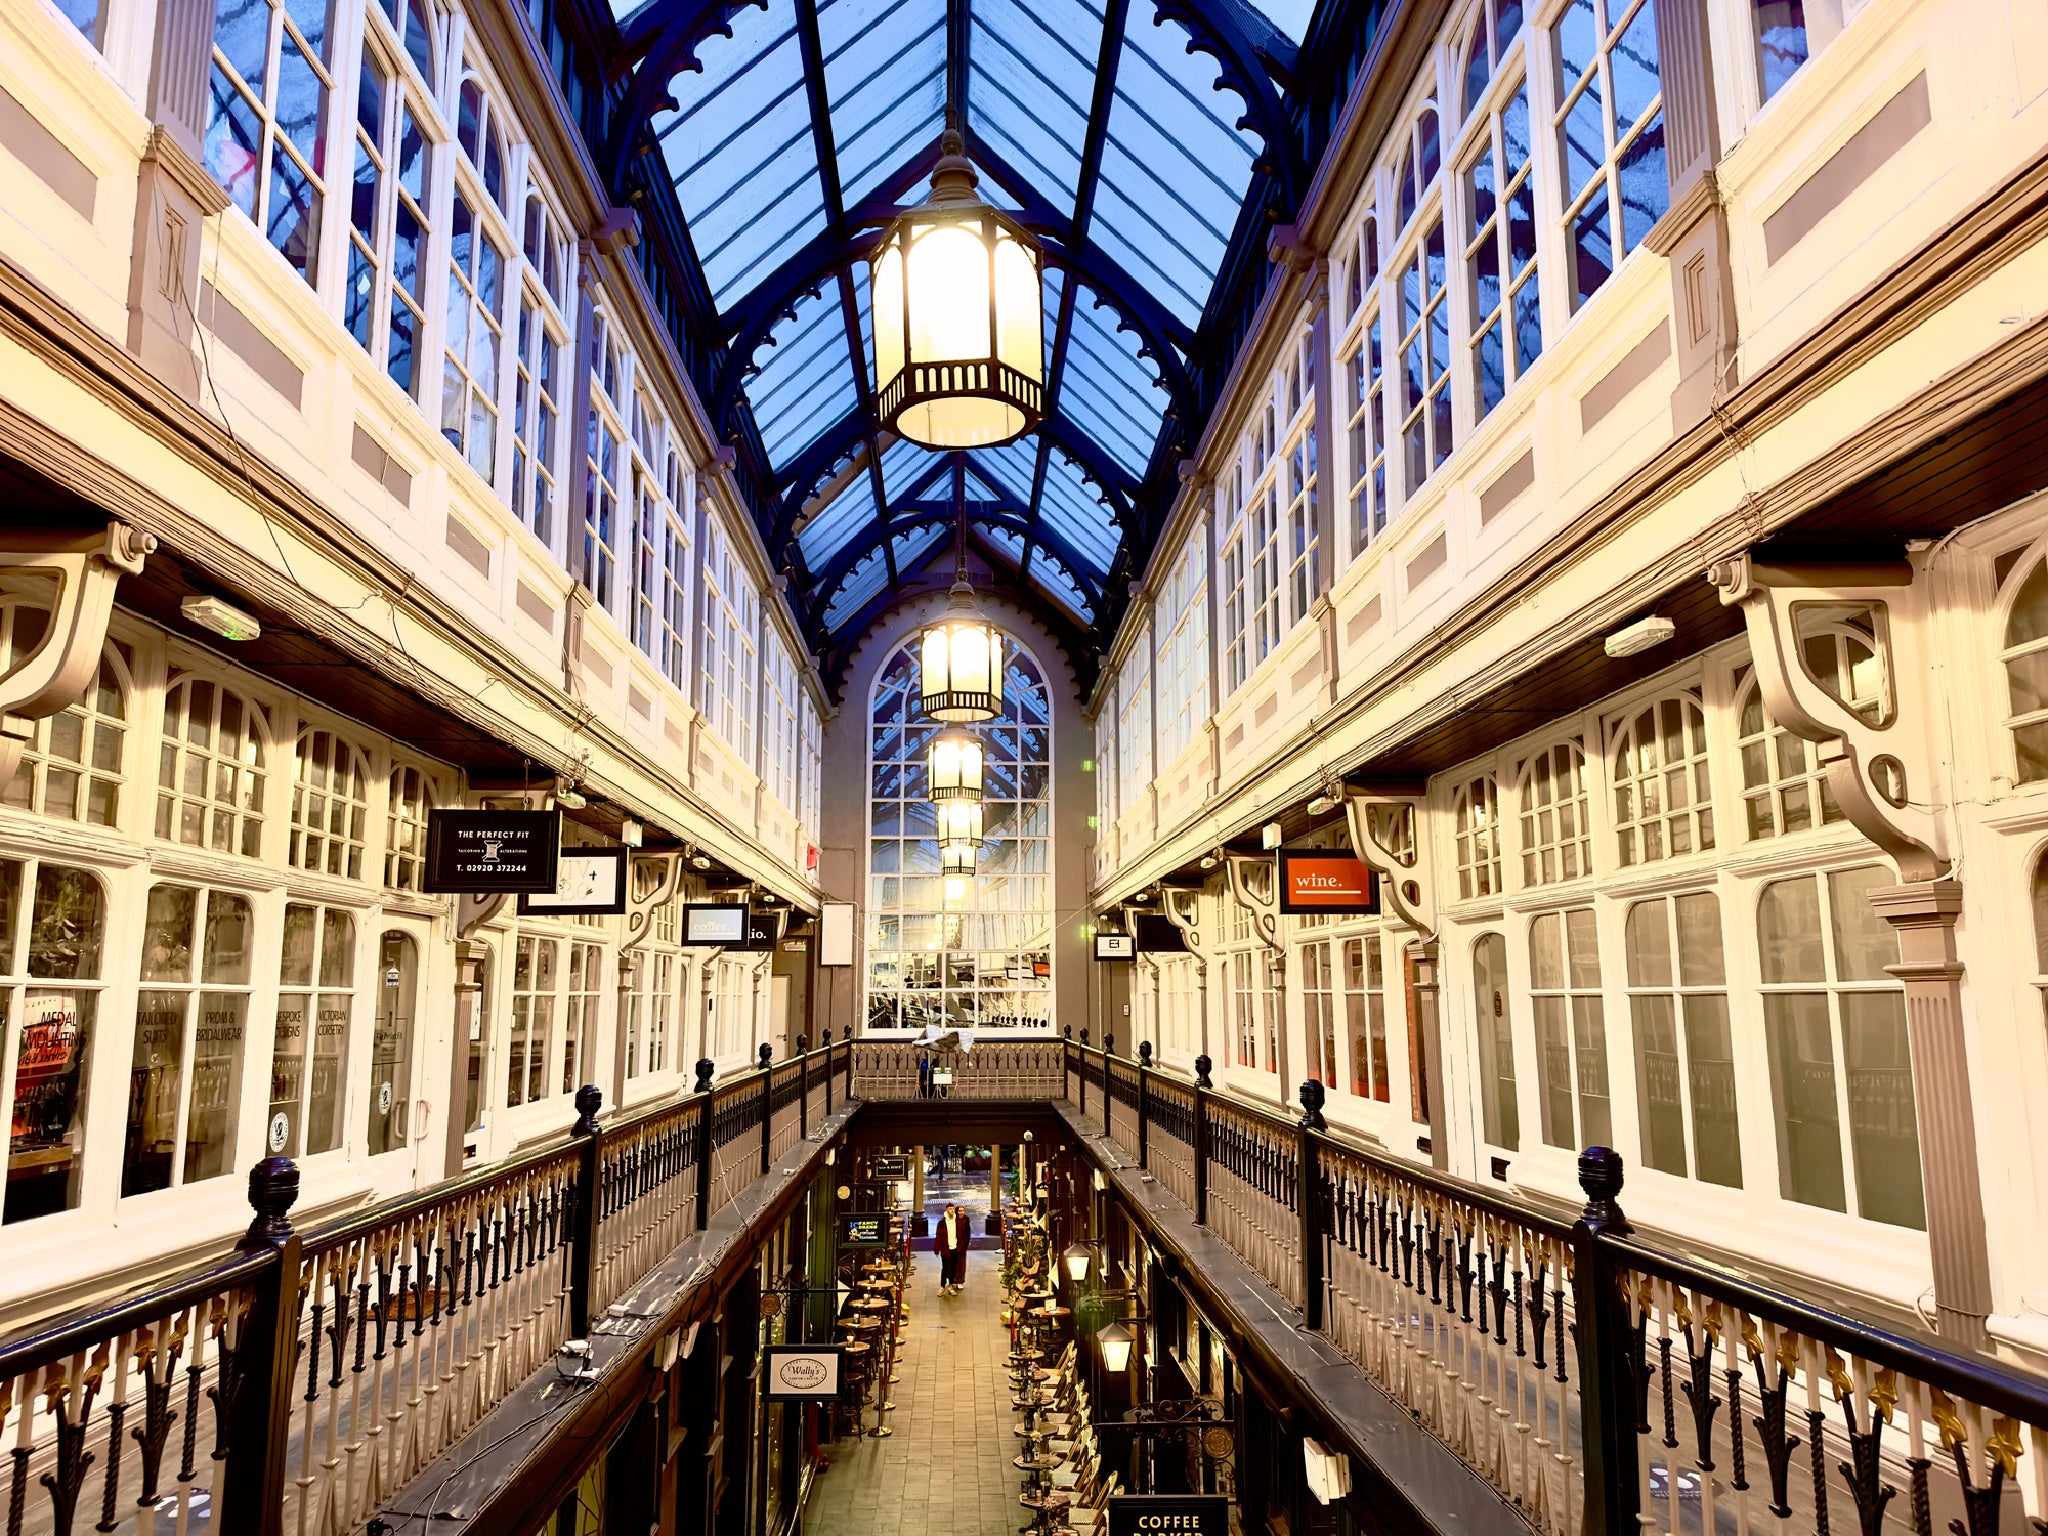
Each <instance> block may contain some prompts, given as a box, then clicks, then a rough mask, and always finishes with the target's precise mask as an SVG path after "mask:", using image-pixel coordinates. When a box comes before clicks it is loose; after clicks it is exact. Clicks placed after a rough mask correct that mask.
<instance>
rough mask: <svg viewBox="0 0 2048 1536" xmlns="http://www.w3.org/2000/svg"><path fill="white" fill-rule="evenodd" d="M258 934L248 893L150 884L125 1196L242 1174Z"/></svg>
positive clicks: (130, 1085) (130, 1093)
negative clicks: (237, 1169)
mask: <svg viewBox="0 0 2048 1536" xmlns="http://www.w3.org/2000/svg"><path fill="white" fill-rule="evenodd" d="M201 686H204V685H201ZM252 938H253V925H252V920H251V915H250V910H249V900H248V898H247V897H245V896H238V895H235V894H233V893H231V892H228V891H218V890H213V889H210V888H208V887H204V886H190V885H170V884H164V885H156V886H152V887H151V888H150V892H149V901H148V906H147V909H146V911H145V913H144V916H143V925H142V990H141V991H140V992H139V993H138V994H137V995H136V1002H135V1042H134V1057H133V1067H132V1070H131V1074H130V1077H129V1083H128V1140H127V1150H126V1153H125V1156H124V1158H123V1161H122V1166H121V1193H122V1194H123V1195H139V1194H143V1193H145V1192H146V1191H149V1190H155V1189H169V1188H171V1187H173V1186H175V1185H180V1184H196V1183H198V1182H199V1181H200V1180H202V1179H212V1178H218V1177H220V1176H221V1175H222V1174H225V1173H229V1172H232V1171H233V1169H234V1166H235V1129H236V1124H235V1123H236V1120H237V1118H238V1116H239V1114H240V1110H241V1102H242V1066H243V1063H244V1062H245V1061H246V1060H247V1058H248V1054H249V1053H248V1050H247V1047H246V1038H245V1037H246V1035H247V1032H248V1018H249V981H250V944H251V940H252Z"/></svg>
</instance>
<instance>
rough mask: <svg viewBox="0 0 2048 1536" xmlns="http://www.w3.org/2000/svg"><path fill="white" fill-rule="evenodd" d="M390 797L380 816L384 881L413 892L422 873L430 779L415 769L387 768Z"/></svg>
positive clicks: (430, 804)
mask: <svg viewBox="0 0 2048 1536" xmlns="http://www.w3.org/2000/svg"><path fill="white" fill-rule="evenodd" d="M390 796H391V798H390V803H389V805H388V807H387V808H386V811H385V816H384V883H385V884H386V885H388V886H389V887H391V889H392V890H394V891H416V890H418V889H419V888H420V881H421V879H422V877H423V876H424V875H425V872H426V860H427V822H428V817H429V813H430V812H432V810H433V809H434V785H433V781H432V780H430V779H429V778H428V777H427V776H426V774H424V773H422V772H421V771H420V770H419V769H417V768H413V767H410V766H406V765H400V766H399V767H396V768H394V769H392V770H391V783H390Z"/></svg>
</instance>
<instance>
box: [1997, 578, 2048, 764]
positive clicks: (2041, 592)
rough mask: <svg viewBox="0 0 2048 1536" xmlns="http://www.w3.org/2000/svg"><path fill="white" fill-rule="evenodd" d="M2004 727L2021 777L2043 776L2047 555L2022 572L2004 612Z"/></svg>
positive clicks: (2047, 747)
mask: <svg viewBox="0 0 2048 1536" xmlns="http://www.w3.org/2000/svg"><path fill="white" fill-rule="evenodd" d="M2001 660H2002V662H2003V663H2004V666H2005V689H2006V708H2007V714H2006V721H2005V724H2006V729H2007V730H2009V731H2011V732H2012V744H2013V756H2014V758H2015V770H2016V771H2015V774H2014V777H2016V778H2017V779H2018V780H2019V782H2020V783H2022V784H2033V783H2038V782H2039V781H2041V780H2042V779H2048V560H2037V561H2035V562H2034V564H2033V566H2032V567H2031V568H2030V569H2029V570H2028V571H2027V573H2026V575H2025V576H2024V577H2022V578H2021V580H2020V583H2019V587H2018V589H2017V590H2016V591H2015V592H2014V593H2013V595H2012V598H2011V601H2010V603H2009V605H2008V606H2007V608H2006V615H2005V651H2004V655H2003V656H2002V657H2001Z"/></svg>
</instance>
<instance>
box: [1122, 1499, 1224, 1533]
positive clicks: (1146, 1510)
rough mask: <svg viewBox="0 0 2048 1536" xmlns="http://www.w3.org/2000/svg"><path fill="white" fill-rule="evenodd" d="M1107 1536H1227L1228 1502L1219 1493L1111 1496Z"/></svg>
mask: <svg viewBox="0 0 2048 1536" xmlns="http://www.w3.org/2000/svg"><path fill="white" fill-rule="evenodd" d="M1109 1536H1230V1500H1229V1499H1228V1498H1227V1497H1225V1496H1224V1495H1223V1494H1220V1493H1113V1494H1111V1495H1110V1497H1109Z"/></svg>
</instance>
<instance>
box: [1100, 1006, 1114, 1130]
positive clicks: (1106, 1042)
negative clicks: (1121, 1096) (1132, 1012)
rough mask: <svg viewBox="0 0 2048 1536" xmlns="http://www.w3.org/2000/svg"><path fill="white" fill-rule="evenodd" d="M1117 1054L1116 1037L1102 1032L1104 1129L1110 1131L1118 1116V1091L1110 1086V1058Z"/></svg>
mask: <svg viewBox="0 0 2048 1536" xmlns="http://www.w3.org/2000/svg"><path fill="white" fill-rule="evenodd" d="M1115 1054H1116V1036H1115V1035H1113V1034H1111V1033H1110V1032H1109V1031H1108V1030H1104V1031H1103V1032H1102V1129H1103V1131H1104V1132H1105V1133H1106V1132H1107V1131H1108V1130H1109V1122H1110V1119H1111V1117H1113V1116H1114V1115H1115V1114H1116V1090H1115V1089H1114V1088H1112V1087H1111V1086H1110V1082H1109V1077H1110V1070H1111V1069H1110V1065H1109V1058H1110V1057H1112V1056H1114V1055H1115Z"/></svg>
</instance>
